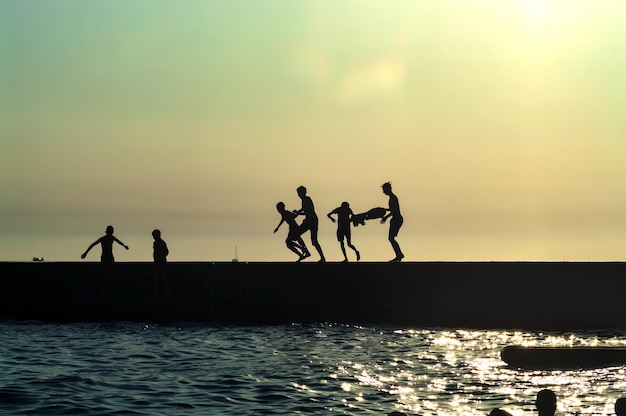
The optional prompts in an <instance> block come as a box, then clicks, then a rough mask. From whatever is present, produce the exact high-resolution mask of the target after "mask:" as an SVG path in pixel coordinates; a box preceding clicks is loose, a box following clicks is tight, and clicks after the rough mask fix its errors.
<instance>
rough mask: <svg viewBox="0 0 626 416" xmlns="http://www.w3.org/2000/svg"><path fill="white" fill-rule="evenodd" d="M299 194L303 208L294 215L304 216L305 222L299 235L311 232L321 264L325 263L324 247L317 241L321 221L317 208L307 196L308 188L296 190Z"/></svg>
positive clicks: (301, 187) (312, 242)
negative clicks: (316, 211)
mask: <svg viewBox="0 0 626 416" xmlns="http://www.w3.org/2000/svg"><path fill="white" fill-rule="evenodd" d="M296 192H298V196H299V197H300V199H301V200H302V208H300V209H299V210H298V211H294V214H303V215H304V221H302V224H300V231H299V234H300V235H302V234H304V233H306V232H307V231H311V244H313V247H315V249H316V250H317V252H318V253H319V255H320V260H319V261H320V262H321V263H323V262H325V261H326V258H325V257H324V253H323V252H322V247H321V246H320V243H318V241H317V228H318V223H319V220H318V219H317V214H316V213H315V207H314V206H313V200H312V199H311V198H310V197H309V196H307V194H306V188H305V187H304V186H299V187H298V189H297V190H296Z"/></svg>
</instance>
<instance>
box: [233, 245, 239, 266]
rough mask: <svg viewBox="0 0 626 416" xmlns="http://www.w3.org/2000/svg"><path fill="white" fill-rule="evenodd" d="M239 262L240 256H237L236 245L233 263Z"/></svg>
mask: <svg viewBox="0 0 626 416" xmlns="http://www.w3.org/2000/svg"><path fill="white" fill-rule="evenodd" d="M238 261H239V256H238V255H237V244H235V258H234V259H233V263H237V262H238Z"/></svg>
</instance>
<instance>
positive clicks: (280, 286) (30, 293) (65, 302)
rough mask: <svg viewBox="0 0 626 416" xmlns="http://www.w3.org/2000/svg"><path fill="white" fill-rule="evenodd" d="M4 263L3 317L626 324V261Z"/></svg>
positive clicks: (0, 275)
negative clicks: (163, 277)
mask: <svg viewBox="0 0 626 416" xmlns="http://www.w3.org/2000/svg"><path fill="white" fill-rule="evenodd" d="M167 274H168V277H169V281H170V286H171V295H170V296H169V297H158V296H157V297H154V296H150V294H151V292H152V291H153V265H152V263H148V262H146V263H116V264H115V265H114V266H113V268H106V267H105V266H104V265H102V264H100V263H87V262H58V263H57V262H32V263H20V262H0V319H18V320H26V319H27V320H44V321H62V322H67V321H117V320H131V321H146V322H163V321H181V320H185V321H204V322H210V323H216V324H243V325H265V324H282V323H294V322H295V323H312V322H334V323H345V324H375V325H397V326H404V327H407V326H409V327H451V328H505V329H543V330H574V329H626V308H625V307H624V305H623V302H622V299H623V298H624V289H625V288H626V263H621V262H606V263H592V262H588V263H587V262H413V263H411V262H407V263H368V262H362V263H325V264H318V263H299V264H296V263H275V262H267V263H264V262H256V263H247V262H238V263H230V262H218V263H211V262H180V263H170V264H168V266H167Z"/></svg>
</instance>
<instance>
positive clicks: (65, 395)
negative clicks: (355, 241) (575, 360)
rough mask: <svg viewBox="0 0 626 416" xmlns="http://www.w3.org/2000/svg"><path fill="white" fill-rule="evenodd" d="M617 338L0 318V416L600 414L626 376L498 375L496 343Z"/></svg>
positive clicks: (615, 337) (608, 336)
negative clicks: (551, 394) (551, 399)
mask: <svg viewBox="0 0 626 416" xmlns="http://www.w3.org/2000/svg"><path fill="white" fill-rule="evenodd" d="M625 335H626V333H624V332H616V331H599V332H584V333H560V334H556V333H540V332H536V333H534V332H514V331H467V330H449V329H407V328H389V327H384V328H374V327H356V326H345V325H329V324H320V325H306V326H304V325H286V326H268V327H215V326H208V325H199V324H192V323H179V324H177V325H171V326H169V325H168V326H159V325H143V324H138V323H112V324H96V323H93V324H49V323H34V322H31V323H17V322H0V413H3V414H11V415H18V414H36V415H38V414H41V415H43V414H46V415H50V414H58V415H72V414H73V415H126V414H128V415H238V416H240V415H259V414H265V415H310V414H325V415H326V414H328V415H387V414H388V413H389V412H391V411H393V410H399V411H404V412H406V413H408V414H420V415H461V414H462V415H479V414H480V415H485V414H486V413H488V412H489V411H490V410H491V409H492V408H494V407H504V408H506V409H507V410H509V411H510V412H511V413H513V414H516V415H521V414H523V413H528V412H530V411H532V410H534V405H533V402H534V398H535V395H536V393H537V391H539V390H540V389H542V388H551V389H553V390H555V392H556V393H557V396H558V397H559V411H560V412H561V413H584V414H592V413H594V414H610V413H613V405H614V403H615V400H616V399H617V398H618V397H620V396H622V394H624V395H626V377H625V375H626V367H613V368H605V369H597V370H585V371H529V370H514V369H509V368H507V367H506V365H505V364H504V363H503V362H502V361H501V360H500V358H499V354H500V350H501V348H502V347H503V346H505V345H508V344H528V345H620V346H624V345H626V341H625Z"/></svg>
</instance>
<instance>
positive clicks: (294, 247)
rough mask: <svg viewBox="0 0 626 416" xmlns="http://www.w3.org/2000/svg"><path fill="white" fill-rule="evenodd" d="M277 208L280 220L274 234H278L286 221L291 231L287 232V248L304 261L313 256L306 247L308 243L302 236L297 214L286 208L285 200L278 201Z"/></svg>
mask: <svg viewBox="0 0 626 416" xmlns="http://www.w3.org/2000/svg"><path fill="white" fill-rule="evenodd" d="M276 210H277V211H278V212H279V213H280V222H279V223H278V225H277V226H276V228H275V229H274V234H276V232H277V231H278V229H279V228H280V226H281V225H283V223H284V222H286V223H287V225H288V226H289V232H288V233H287V238H286V239H285V244H286V245H287V248H288V249H289V250H291V251H293V252H294V253H296V254H297V255H298V260H297V261H302V260H303V259H305V258H307V257H309V256H311V253H309V250H308V249H307V248H306V244H304V241H303V240H302V237H300V226H299V225H298V223H297V222H296V217H297V214H295V213H293V212H289V211H287V210H286V209H285V203H284V202H279V203H277V204H276Z"/></svg>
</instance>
